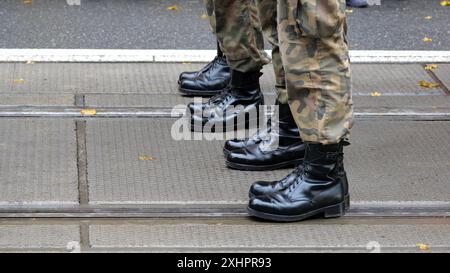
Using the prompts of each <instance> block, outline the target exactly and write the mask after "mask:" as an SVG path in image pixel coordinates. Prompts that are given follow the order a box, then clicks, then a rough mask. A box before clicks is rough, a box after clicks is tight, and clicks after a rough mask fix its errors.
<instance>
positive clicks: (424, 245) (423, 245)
mask: <svg viewBox="0 0 450 273" xmlns="http://www.w3.org/2000/svg"><path fill="white" fill-rule="evenodd" d="M416 246H417V247H418V248H419V249H420V250H429V249H430V247H429V246H428V245H426V244H416Z"/></svg>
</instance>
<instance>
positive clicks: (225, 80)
mask: <svg viewBox="0 0 450 273" xmlns="http://www.w3.org/2000/svg"><path fill="white" fill-rule="evenodd" d="M230 79H231V72H230V67H229V66H228V63H227V60H226V58H225V55H223V53H222V51H221V50H220V47H219V45H217V56H216V57H215V58H214V60H212V61H211V62H210V63H209V64H207V65H206V66H205V67H203V68H202V69H201V70H200V71H194V72H183V73H181V74H180V78H179V80H178V85H179V91H180V92H181V93H182V94H183V95H189V96H213V95H216V94H218V93H220V92H222V91H223V90H224V89H225V88H226V87H227V86H228V85H229V83H230Z"/></svg>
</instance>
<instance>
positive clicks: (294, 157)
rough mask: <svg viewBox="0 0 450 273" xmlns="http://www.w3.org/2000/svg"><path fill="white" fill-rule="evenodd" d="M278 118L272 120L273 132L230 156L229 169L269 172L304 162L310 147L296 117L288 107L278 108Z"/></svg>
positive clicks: (271, 129)
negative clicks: (302, 136)
mask: <svg viewBox="0 0 450 273" xmlns="http://www.w3.org/2000/svg"><path fill="white" fill-rule="evenodd" d="M278 111H279V114H278V118H277V117H276V116H277V115H276V114H275V115H274V117H273V118H272V119H271V128H270V130H267V133H266V134H265V135H262V134H261V135H259V139H260V140H258V141H254V143H251V142H250V141H247V142H246V143H245V144H248V145H245V146H244V147H242V148H238V149H233V150H231V151H230V152H229V153H228V154H227V155H226V164H227V166H228V167H230V168H233V169H238V170H246V171H267V170H275V169H280V168H285V167H294V166H297V165H299V164H301V163H302V162H303V157H304V156H305V147H306V144H305V143H303V141H302V140H301V138H300V131H299V129H298V127H297V124H296V123H295V121H294V118H293V117H292V114H291V110H290V108H289V105H288V104H279V105H278ZM229 145H230V144H229Z"/></svg>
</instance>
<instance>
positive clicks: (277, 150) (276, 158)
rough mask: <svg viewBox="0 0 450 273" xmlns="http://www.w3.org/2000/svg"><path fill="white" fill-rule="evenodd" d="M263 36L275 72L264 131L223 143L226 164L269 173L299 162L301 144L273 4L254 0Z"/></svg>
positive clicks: (259, 188)
mask: <svg viewBox="0 0 450 273" xmlns="http://www.w3.org/2000/svg"><path fill="white" fill-rule="evenodd" d="M255 3H256V7H257V9H258V14H259V18H260V21H261V28H262V32H263V34H264V37H265V38H266V39H267V40H268V41H269V42H270V43H271V44H272V65H273V68H274V72H275V79H276V82H275V89H276V92H277V100H276V105H277V106H278V109H277V110H278V111H277V112H275V113H274V115H272V117H271V120H270V123H269V124H268V127H267V129H262V130H260V131H259V132H258V133H257V134H255V135H254V136H252V137H251V138H249V139H243V140H229V141H227V142H226V143H225V146H224V153H225V156H226V164H227V166H228V167H230V168H234V169H239V170H253V171H257V170H271V169H279V168H285V167H294V166H296V165H298V164H300V163H301V162H302V161H303V156H304V151H305V146H306V145H305V144H304V143H303V142H302V140H301V138H300V136H299V130H298V127H297V124H296V123H295V121H294V119H293V116H292V114H291V111H290V108H289V105H288V96H287V91H286V77H285V73H284V68H283V63H282V58H281V52H280V47H279V43H278V31H277V2H276V1H273V0H255ZM277 188H278V187H277V186H275V187H272V185H269V184H268V183H267V182H263V181H261V182H259V183H255V184H254V185H253V186H252V187H251V189H250V195H260V194H263V193H268V192H269V191H274V190H275V189H277Z"/></svg>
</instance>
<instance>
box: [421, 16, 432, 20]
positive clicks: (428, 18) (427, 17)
mask: <svg viewBox="0 0 450 273" xmlns="http://www.w3.org/2000/svg"><path fill="white" fill-rule="evenodd" d="M423 19H425V20H431V19H433V16H425V17H423Z"/></svg>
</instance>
